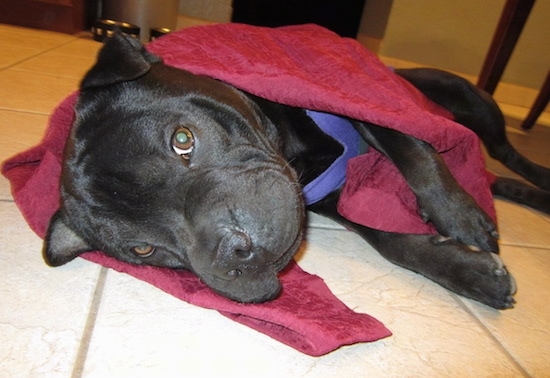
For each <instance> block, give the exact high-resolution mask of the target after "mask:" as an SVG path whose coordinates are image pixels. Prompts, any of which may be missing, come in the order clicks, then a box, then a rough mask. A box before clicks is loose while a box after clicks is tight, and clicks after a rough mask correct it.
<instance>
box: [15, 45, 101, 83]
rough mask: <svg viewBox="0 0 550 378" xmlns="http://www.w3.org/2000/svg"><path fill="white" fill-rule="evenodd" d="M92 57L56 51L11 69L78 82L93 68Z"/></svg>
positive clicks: (93, 60)
mask: <svg viewBox="0 0 550 378" xmlns="http://www.w3.org/2000/svg"><path fill="white" fill-rule="evenodd" d="M94 62H95V58H94V57H87V56H78V55H70V54H65V53H60V52H58V51H57V50H53V51H50V52H46V53H44V54H41V55H39V56H37V57H34V58H31V59H28V60H26V61H25V62H23V63H20V64H18V65H17V66H16V67H13V69H14V70H17V71H27V72H36V73H42V74H48V75H51V76H55V77H68V78H74V79H77V80H78V81H80V80H81V79H82V77H83V76H84V74H85V73H86V72H87V71H88V70H89V69H90V68H91V67H92V66H93V64H94Z"/></svg>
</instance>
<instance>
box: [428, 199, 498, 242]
mask: <svg viewBox="0 0 550 378" xmlns="http://www.w3.org/2000/svg"><path fill="white" fill-rule="evenodd" d="M455 197H458V198H455ZM421 216H422V217H423V218H424V219H425V220H429V221H431V222H432V224H433V225H434V227H435V228H436V229H437V231H438V232H439V233H440V234H441V235H445V236H450V237H452V238H453V239H455V240H457V241H458V242H459V243H462V244H466V245H469V246H472V247H475V248H476V249H478V250H481V251H491V252H495V253H498V251H499V247H498V238H499V235H498V232H497V227H496V225H495V222H494V221H493V220H492V219H491V218H490V217H489V216H488V215H487V214H486V213H485V212H484V211H483V210H482V209H481V208H480V207H479V206H478V205H477V203H476V202H475V201H474V199H473V198H471V197H470V196H469V195H467V194H466V193H455V196H453V198H451V201H448V202H447V204H446V206H442V205H439V206H437V207H435V208H434V207H433V206H431V208H423V209H422V211H421Z"/></svg>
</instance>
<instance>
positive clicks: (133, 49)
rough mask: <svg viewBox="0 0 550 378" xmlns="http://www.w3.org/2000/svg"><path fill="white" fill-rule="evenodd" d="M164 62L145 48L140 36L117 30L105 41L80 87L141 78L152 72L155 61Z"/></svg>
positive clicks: (91, 86)
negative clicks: (139, 39)
mask: <svg viewBox="0 0 550 378" xmlns="http://www.w3.org/2000/svg"><path fill="white" fill-rule="evenodd" d="M160 61H161V59H160V58H159V57H157V56H156V55H153V54H151V53H150V52H148V51H147V50H145V47H143V45H142V44H141V43H140V42H139V41H138V40H137V39H136V38H133V37H130V36H127V35H123V34H120V33H115V34H114V35H113V36H112V37H109V38H108V39H107V40H106V41H105V45H104V46H103V47H102V48H101V50H100V51H99V54H98V56H97V61H96V63H95V65H94V66H93V67H92V68H91V69H90V71H88V73H87V74H86V76H84V79H82V82H81V83H80V88H81V89H88V88H94V87H103V86H106V85H112V84H117V83H121V82H124V81H129V80H134V79H137V78H139V77H141V76H143V75H145V74H146V73H147V72H149V70H150V69H151V63H158V62H160Z"/></svg>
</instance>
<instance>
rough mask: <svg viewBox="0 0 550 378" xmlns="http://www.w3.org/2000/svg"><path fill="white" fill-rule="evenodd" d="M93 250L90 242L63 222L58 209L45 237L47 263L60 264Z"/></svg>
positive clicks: (43, 252) (44, 252)
mask: <svg viewBox="0 0 550 378" xmlns="http://www.w3.org/2000/svg"><path fill="white" fill-rule="evenodd" d="M91 250H92V248H91V247H90V246H89V245H88V243H86V242H85V241H84V240H82V238H81V237H80V236H78V235H77V234H76V233H75V232H74V231H73V230H71V229H70V228H69V227H68V226H67V225H66V224H65V222H63V219H62V217H61V212H60V211H59V210H58V211H57V212H56V213H55V214H54V216H53V217H52V219H51V221H50V225H49V227H48V232H47V233H46V238H45V239H44V249H43V251H42V255H43V256H44V260H45V261H46V263H47V264H48V265H50V266H60V265H63V264H66V263H68V262H69V261H71V260H72V259H74V258H75V257H77V256H79V255H80V254H82V253H84V252H88V251H91Z"/></svg>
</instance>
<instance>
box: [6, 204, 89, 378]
mask: <svg viewBox="0 0 550 378" xmlns="http://www.w3.org/2000/svg"><path fill="white" fill-rule="evenodd" d="M0 240H1V241H2V253H1V254H0V277H1V278H0V280H1V282H2V285H0V298H2V305H1V306H0V340H2V342H1V343H0V377H44V376H48V377H68V376H70V374H71V371H72V369H73V365H74V360H75V358H76V355H77V351H78V349H79V345H80V340H81V337H82V333H83V330H84V327H85V324H86V319H87V317H88V311H89V306H90V302H91V299H92V294H93V292H94V288H95V284H96V280H97V275H98V272H99V267H98V266H96V265H93V264H90V263H88V262H85V261H84V260H80V259H78V260H75V261H74V262H72V263H70V264H68V265H66V266H64V267H60V268H56V269H53V268H50V267H48V266H46V264H45V263H44V261H43V260H42V256H41V253H40V251H41V245H42V241H41V240H40V239H39V238H38V237H37V236H36V235H35V234H34V233H32V231H30V230H29V228H28V227H27V226H26V224H25V222H24V220H23V219H22V217H21V215H20V213H19V211H18V210H17V208H16V206H15V204H13V203H9V202H2V201H0Z"/></svg>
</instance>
